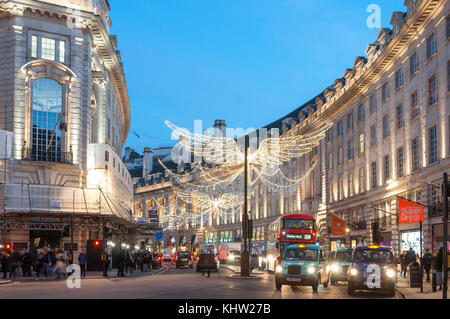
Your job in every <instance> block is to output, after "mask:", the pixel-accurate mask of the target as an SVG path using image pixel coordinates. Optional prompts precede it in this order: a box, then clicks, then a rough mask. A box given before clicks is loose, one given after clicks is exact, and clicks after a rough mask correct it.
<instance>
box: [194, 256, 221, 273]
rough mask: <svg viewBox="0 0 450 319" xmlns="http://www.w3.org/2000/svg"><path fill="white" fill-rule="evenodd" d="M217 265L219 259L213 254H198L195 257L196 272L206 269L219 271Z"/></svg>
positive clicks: (218, 264)
mask: <svg viewBox="0 0 450 319" xmlns="http://www.w3.org/2000/svg"><path fill="white" fill-rule="evenodd" d="M219 266H220V263H219V259H218V258H217V256H216V255H214V254H200V255H198V257H197V267H196V270H197V272H200V271H203V270H208V269H210V270H215V271H217V272H219Z"/></svg>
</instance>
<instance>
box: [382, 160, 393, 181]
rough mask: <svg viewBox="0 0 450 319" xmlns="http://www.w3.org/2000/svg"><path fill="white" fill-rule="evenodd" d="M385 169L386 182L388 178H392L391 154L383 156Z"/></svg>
mask: <svg viewBox="0 0 450 319" xmlns="http://www.w3.org/2000/svg"><path fill="white" fill-rule="evenodd" d="M383 170H384V174H383V175H384V176H383V177H384V183H385V184H386V183H387V182H388V180H389V179H390V178H391V165H390V159H389V155H386V156H385V157H384V158H383Z"/></svg>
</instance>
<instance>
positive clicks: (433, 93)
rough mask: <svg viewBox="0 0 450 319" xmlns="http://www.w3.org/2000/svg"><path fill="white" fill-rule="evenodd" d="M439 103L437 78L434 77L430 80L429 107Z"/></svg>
mask: <svg viewBox="0 0 450 319" xmlns="http://www.w3.org/2000/svg"><path fill="white" fill-rule="evenodd" d="M436 102H437V94H436V76H435V75H433V76H432V77H431V78H429V79H428V105H433V104H434V103H436Z"/></svg>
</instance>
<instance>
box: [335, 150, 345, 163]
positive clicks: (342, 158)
mask: <svg viewBox="0 0 450 319" xmlns="http://www.w3.org/2000/svg"><path fill="white" fill-rule="evenodd" d="M337 161H338V163H337V164H338V165H342V163H343V162H344V154H343V150H342V146H340V147H339V148H338V160H337Z"/></svg>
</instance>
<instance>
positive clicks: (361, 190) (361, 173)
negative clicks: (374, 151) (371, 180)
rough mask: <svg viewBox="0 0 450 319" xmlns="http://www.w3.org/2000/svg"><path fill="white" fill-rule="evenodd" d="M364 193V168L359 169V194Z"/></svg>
mask: <svg viewBox="0 0 450 319" xmlns="http://www.w3.org/2000/svg"><path fill="white" fill-rule="evenodd" d="M365 191H366V179H365V172H364V167H361V168H360V169H359V193H360V194H361V193H364V192H365Z"/></svg>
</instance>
